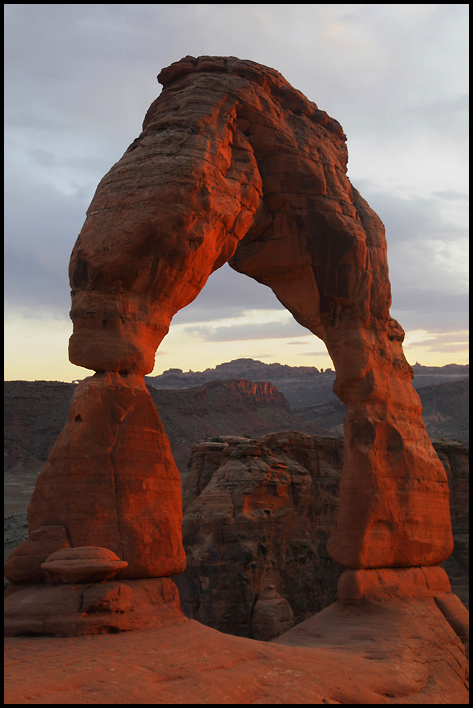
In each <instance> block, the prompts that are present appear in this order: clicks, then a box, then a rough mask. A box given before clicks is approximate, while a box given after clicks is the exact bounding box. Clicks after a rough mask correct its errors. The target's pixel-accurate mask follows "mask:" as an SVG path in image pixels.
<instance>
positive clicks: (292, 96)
mask: <svg viewBox="0 0 473 708" xmlns="http://www.w3.org/2000/svg"><path fill="white" fill-rule="evenodd" d="M158 78H159V81H160V82H161V83H162V84H163V87H164V88H163V91H162V93H161V95H160V96H159V97H158V98H157V99H156V100H155V101H154V102H153V104H152V105H151V107H150V108H149V110H148V113H147V115H146V117H145V120H144V123H143V131H142V133H141V135H140V136H139V137H138V138H137V139H136V140H135V141H134V142H133V143H132V145H130V147H129V148H128V150H127V151H126V153H125V155H124V156H123V157H122V159H121V160H120V161H119V162H118V163H117V164H116V165H115V166H114V167H112V169H111V170H110V172H109V173H108V174H107V175H106V176H105V177H104V178H103V180H102V181H101V183H100V184H99V186H98V188H97V191H96V194H95V196H94V199H93V200H92V203H91V205H90V208H89V210H88V212H87V219H86V222H85V224H84V226H83V229H82V231H81V234H80V235H79V238H78V240H77V242H76V245H75V247H74V250H73V253H72V257H71V263H70V280H71V287H72V309H71V317H72V320H73V323H74V331H73V335H72V337H71V340H70V347H69V356H70V359H71V361H72V362H73V363H76V364H78V365H80V366H84V367H86V368H90V369H94V370H96V371H101V370H106V371H122V372H123V371H127V372H134V373H136V374H141V375H142V374H146V373H149V372H150V371H151V370H152V368H153V364H154V353H155V350H156V348H157V347H158V345H159V343H160V342H161V340H162V338H163V337H164V336H165V334H166V333H167V331H168V329H169V324H170V322H171V319H172V317H173V315H174V314H175V313H176V312H177V311H178V310H180V309H181V308H182V307H185V306H186V305H187V304H189V303H190V302H191V301H192V300H193V299H194V298H195V297H196V295H197V294H198V293H199V292H200V290H201V289H202V287H203V286H204V284H205V282H206V280H207V278H208V276H209V275H210V273H211V272H212V271H213V270H215V269H217V268H218V267H220V266H221V265H222V264H223V263H225V262H226V261H229V259H230V264H231V265H232V267H233V268H235V269H236V270H238V271H240V272H241V273H244V274H246V275H249V276H250V277H253V278H255V279H256V280H258V281H259V282H262V283H264V284H266V285H268V286H269V287H271V288H272V290H273V291H274V293H275V294H276V296H277V297H278V299H279V300H280V301H281V302H282V303H283V304H284V305H285V307H287V309H288V310H289V311H290V312H292V314H293V315H294V317H295V319H296V320H297V321H298V322H299V323H300V324H302V325H304V326H305V327H307V328H308V329H309V330H310V331H311V332H313V333H314V334H316V335H317V336H318V337H320V338H322V339H323V340H324V341H325V343H326V345H327V348H328V351H329V353H330V355H331V357H332V360H333V362H334V364H335V368H336V371H337V380H336V383H335V392H336V393H337V395H338V396H339V397H340V399H341V400H342V401H343V402H344V403H345V405H346V406H347V417H346V420H345V431H344V435H345V467H344V474H343V480H342V484H341V490H340V523H339V524H338V527H337V531H336V534H335V535H334V537H333V538H332V539H331V541H330V544H329V552H330V554H331V555H332V557H333V558H334V559H335V560H336V561H337V562H338V563H340V564H342V565H344V566H345V567H350V568H373V567H393V566H394V567H404V566H417V565H436V564H438V563H440V562H442V561H443V560H445V558H447V557H448V555H449V554H450V553H451V551H452V536H451V529H450V519H449V513H448V486H447V480H446V477H445V472H444V470H443V467H442V465H441V464H440V463H439V461H438V458H437V456H436V455H435V453H434V451H433V449H432V446H431V444H430V441H429V439H428V437H427V434H426V431H425V427H424V425H423V423H422V419H421V405H420V400H419V397H418V395H417V394H416V393H415V391H414V389H413V388H412V383H411V382H412V369H411V367H410V366H409V365H408V363H407V361H406V359H405V357H404V354H403V352H402V341H403V338H404V333H403V330H402V328H401V327H400V325H399V324H398V323H397V322H395V321H394V320H393V319H392V318H391V317H390V315H389V307H390V304H391V293H390V285H389V277H388V268H387V260H386V241H385V236H384V227H383V224H382V222H381V220H380V219H379V217H378V216H377V215H376V214H375V213H374V212H373V211H372V210H371V209H370V207H369V206H368V204H367V203H366V202H365V201H364V200H363V198H362V197H361V196H360V194H359V193H358V192H357V191H356V189H354V188H353V187H352V185H351V184H350V182H349V180H348V178H347V176H346V170H347V149H346V144H345V140H346V138H345V135H344V133H343V130H342V128H341V126H340V124H339V123H338V122H337V121H336V120H334V119H333V118H330V117H329V116H328V115H327V114H326V113H325V112H324V111H322V110H319V109H318V107H317V106H316V104H315V103H312V102H310V101H308V100H307V99H306V98H305V96H303V95H302V94H301V93H300V92H299V91H297V90H295V89H294V88H293V87H291V86H290V85H289V84H288V83H287V81H285V79H284V78H283V77H282V76H281V75H280V74H279V73H278V72H277V71H274V70H273V69H269V68H267V67H264V66H261V65H258V64H255V63H254V62H249V61H241V60H239V59H236V58H233V57H199V58H197V59H195V58H193V57H186V58H184V59H182V60H181V61H180V62H176V63H175V64H172V65H171V66H170V67H167V68H166V69H163V71H162V72H161V73H160V75H159V77H158Z"/></svg>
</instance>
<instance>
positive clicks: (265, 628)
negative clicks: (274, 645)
mask: <svg viewBox="0 0 473 708" xmlns="http://www.w3.org/2000/svg"><path fill="white" fill-rule="evenodd" d="M293 624H294V613H293V612H292V607H291V605H290V604H289V602H288V601H287V600H285V599H284V598H283V597H281V595H280V594H279V593H278V592H277V591H276V589H275V588H274V585H270V586H269V587H268V589H267V590H263V592H261V593H260V594H259V595H258V597H257V600H256V603H255V607H254V609H253V617H252V620H251V625H252V634H253V639H259V640H260V641H263V642H268V641H270V640H271V639H275V638H276V637H279V635H280V634H284V632H287V631H288V630H289V629H291V627H292V626H293Z"/></svg>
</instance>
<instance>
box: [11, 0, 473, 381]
mask: <svg viewBox="0 0 473 708" xmlns="http://www.w3.org/2000/svg"><path fill="white" fill-rule="evenodd" d="M4 7H5V45H6V47H5V51H6V54H5V57H6V59H5V61H6V72H5V96H6V111H5V121H6V123H5V126H6V127H5V135H6V143H5V146H6V147H5V167H6V171H5V190H6V198H5V267H6V270H5V379H7V380H13V379H23V380H35V379H36V380H41V379H42V380H57V381H72V380H74V379H81V378H84V377H85V376H87V375H89V374H90V373H91V372H89V371H88V370H86V369H82V368H80V367H77V366H74V365H72V364H70V363H69V362H68V359H67V343H68V338H69V336H70V334H71V332H72V324H71V322H70V320H69V316H68V313H69V308H70V295H69V284H68V279H67V268H68V261H69V257H70V253H71V250H72V247H73V245H74V242H75V240H76V238H77V235H78V234H79V231H80V229H81V227H82V224H83V222H84V219H85V212H86V209H87V207H88V205H89V203H90V201H91V199H92V196H93V194H94V191H95V189H96V186H97V184H98V182H99V181H100V179H101V178H102V176H103V175H104V174H105V173H106V172H108V170H109V169H110V167H111V166H112V165H113V164H114V163H115V162H117V161H118V160H119V159H120V157H121V156H122V154H123V153H124V151H125V150H126V148H127V147H128V145H129V144H130V143H132V142H133V140H134V139H135V138H136V137H137V136H138V135H139V133H140V131H141V123H142V121H143V118H144V115H145V113H146V110H147V108H148V106H149V105H150V103H151V102H152V101H153V100H154V99H155V98H156V96H158V95H159V93H160V92H161V86H160V84H158V83H157V81H156V76H157V74H158V73H159V71H160V70H161V69H162V68H163V67H165V66H168V65H169V64H171V63H172V62H174V61H177V60H179V59H180V58H181V57H183V56H185V55H188V54H190V55H192V56H200V55H223V56H230V55H231V56H236V57H239V58H240V59H251V60H253V61H256V62H259V63H261V64H264V65H266V66H270V67H272V68H274V69H277V70H278V71H279V72H280V73H281V74H282V75H283V76H284V77H285V78H286V79H287V80H288V81H289V82H290V83H291V84H292V85H293V86H294V87H295V88H297V89H299V90H300V91H302V92H303V93H304V94H305V95H306V96H307V98H308V99H309V100H311V101H314V102H315V103H317V104H318V106H319V108H321V109H322V110H325V111H327V112H328V113H329V115H331V116H333V117H334V118H336V119H337V120H338V121H339V122H340V123H341V124H342V126H343V128H344V131H345V133H346V135H347V137H348V151H349V156H350V157H349V163H348V176H349V178H350V180H351V181H352V183H353V185H354V186H355V187H356V188H357V189H358V190H359V191H360V192H361V194H362V195H363V197H364V198H365V199H366V200H367V201H368V203H369V204H370V206H371V207H372V208H373V209H374V210H375V211H376V212H377V213H378V214H379V216H380V217H381V219H382V221H383V222H384V224H385V226H386V236H387V241H388V261H389V266H390V277H391V284H392V292H393V305H392V309H391V313H392V315H393V317H395V318H396V319H397V320H398V321H399V322H400V323H401V325H402V326H403V327H404V329H405V330H406V343H405V353H406V356H407V359H408V361H409V362H410V363H411V364H414V363H415V362H416V361H419V362H420V363H421V364H424V365H436V366H442V365H444V364H448V363H452V362H456V363H458V364H466V363H467V362H468V350H467V328H468V313H467V308H468V281H467V277H468V273H467V267H468V266H467V264H468V254H467V246H468V242H467V238H468V237H467V213H468V212H467V179H468V178H467V174H468V173H467V170H468V144H467V141H468V119H467V101H468V95H467V91H468V63H469V60H468V5H464V4H461V5H446V4H445V5H444V4H441V5H428V4H427V5H389V4H388V5H384V4H374V5H364V4H347V5H344V4H342V5H325V4H317V5H299V4H295V5H294V4H293V5H286V4H279V5H273V4H269V5H268V4H261V5H259V4H252V5H225V4H217V5H211V4H203V5H180V4H177V5H171V4H158V5H154V4H153V5H109V4H108V5H100V4H99V5H75V4H73V5H66V4H64V5H62V4H61V5H49V4H48V5H41V4H40V5H33V4H30V5H22V4H19V5H13V4H7V5H5V6H4ZM240 357H251V358H254V359H260V360H262V361H264V362H266V363H272V362H276V361H277V362H280V363H283V364H290V365H292V366H301V365H303V366H317V367H319V368H320V367H322V368H326V367H328V366H332V364H331V361H330V358H329V357H328V355H327V353H326V350H325V346H324V344H323V342H321V341H320V340H318V339H317V338H316V337H314V336H313V335H312V334H310V333H309V332H308V331H307V330H305V329H304V328H302V327H301V326H299V325H298V324H297V323H296V322H295V321H294V320H293V319H292V317H291V315H290V314H289V313H288V312H287V311H286V310H284V308H283V307H282V306H281V304H280V303H279V302H278V301H277V300H276V297H275V296H274V295H273V293H272V292H271V290H269V289H268V288H266V287H264V286H262V285H259V284H258V283H256V282H255V281H253V280H251V279H250V278H247V277H245V276H243V275H240V274H238V273H235V272H234V271H232V270H231V269H230V268H229V266H228V265H227V266H224V267H223V268H221V269H220V270H219V271H217V272H216V273H214V274H213V275H212V276H211V277H210V279H209V281H208V283H207V285H206V286H205V288H204V290H203V291H202V292H201V294H200V295H199V296H198V298H197V299H196V300H195V301H194V302H193V303H192V304H191V305H189V306H188V307H186V308H185V309H184V310H182V311H181V312H179V313H178V314H177V315H176V316H175V318H174V320H173V324H172V326H171V330H170V333H169V334H168V335H167V337H166V338H165V339H164V341H163V343H162V344H161V347H160V350H159V352H158V355H157V357H156V365H155V369H154V372H153V373H154V374H159V373H161V372H162V371H164V370H166V369H168V368H171V367H178V368H180V369H183V370H184V371H187V370H189V369H192V370H194V371H199V370H202V369H205V368H207V367H214V366H215V365H216V364H219V363H222V362H224V361H230V360H232V359H236V358H240Z"/></svg>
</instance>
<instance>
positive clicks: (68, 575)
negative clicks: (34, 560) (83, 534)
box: [41, 546, 128, 585]
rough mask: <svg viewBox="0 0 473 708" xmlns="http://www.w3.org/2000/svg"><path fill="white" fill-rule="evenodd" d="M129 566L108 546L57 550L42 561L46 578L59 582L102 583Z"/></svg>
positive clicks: (49, 580)
mask: <svg viewBox="0 0 473 708" xmlns="http://www.w3.org/2000/svg"><path fill="white" fill-rule="evenodd" d="M127 566H128V563H127V562H126V561H122V560H120V558H119V557H118V556H117V555H116V554H115V553H113V551H109V550H108V548H98V547H96V546H82V547H79V548H68V549H67V550H62V551H56V552H55V553H51V555H50V556H48V557H47V558H46V561H45V562H44V563H41V570H42V571H43V573H44V575H45V578H46V580H47V581H48V583H51V584H52V585H56V584H58V583H64V584H66V583H68V584H74V583H100V582H102V581H104V580H109V579H110V578H112V577H113V576H114V575H116V574H117V573H119V572H120V571H121V570H124V568H126V567H127Z"/></svg>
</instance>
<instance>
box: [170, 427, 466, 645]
mask: <svg viewBox="0 0 473 708" xmlns="http://www.w3.org/2000/svg"><path fill="white" fill-rule="evenodd" d="M219 439H220V442H210V441H203V442H201V443H199V444H197V445H194V448H193V451H192V456H191V458H190V460H189V470H188V473H187V475H186V477H185V479H184V483H183V489H182V496H183V508H184V518H183V536H184V547H185V550H186V554H187V565H186V569H185V571H184V573H183V574H182V575H180V576H178V577H175V578H174V580H175V582H176V584H177V586H178V588H179V592H180V595H181V603H182V609H183V612H184V613H185V614H186V615H187V616H188V617H190V618H193V619H197V620H199V621H200V622H202V623H204V624H206V625H208V626H210V627H214V628H216V629H219V630H220V631H223V632H228V633H232V634H236V635H241V636H247V637H253V636H254V635H253V629H252V621H253V620H252V618H253V616H254V615H253V614H252V613H254V607H255V602H256V600H257V598H258V597H259V593H260V592H264V590H265V582H267V583H272V584H274V586H275V588H277V591H278V592H279V593H280V594H281V595H282V596H283V597H284V598H285V600H286V601H287V602H288V603H289V605H290V607H291V608H292V609H293V616H294V624H298V623H300V622H302V621H303V620H304V619H307V618H308V617H310V616H311V615H313V614H315V613H316V612H318V611H319V610H321V609H323V608H324V607H326V606H327V605H328V604H330V602H333V601H334V600H335V599H336V598H337V582H338V579H339V577H340V574H341V572H342V567H341V566H339V565H338V564H336V563H334V562H333V560H332V559H331V558H330V556H329V555H328V553H327V550H326V545H327V538H328V537H329V535H330V533H332V532H333V530H334V529H335V527H336V520H337V510H338V490H339V482H340V477H341V474H342V467H343V441H342V440H339V439H337V438H332V437H328V436H308V435H304V434H302V433H296V432H285V433H277V434H274V435H267V436H264V437H263V438H260V439H258V440H247V439H245V438H240V437H237V436H222V437H220V438H219ZM434 447H435V449H436V451H437V452H438V453H439V454H440V455H441V459H442V462H443V464H444V466H445V469H446V471H447V474H448V480H449V486H450V503H451V507H452V528H453V537H454V541H455V547H454V550H453V553H452V555H451V556H450V557H449V558H448V559H447V561H445V562H444V563H442V568H443V570H442V572H441V573H440V575H438V573H439V569H438V568H437V567H436V566H433V567H432V578H436V577H437V575H438V577H439V578H440V579H441V580H442V578H444V579H445V581H446V582H447V583H448V580H446V576H445V573H444V571H446V572H447V573H448V577H449V579H450V582H451V586H452V588H453V591H454V592H455V593H456V594H457V595H458V596H459V597H460V599H461V601H462V602H463V603H464V604H465V605H466V606H467V607H468V598H469V573H468V569H469V563H468V549H469V543H468V479H469V473H468V448H467V447H465V446H464V445H461V444H460V443H455V442H450V443H441V442H435V443H434ZM234 460H237V461H238V464H236V463H235V462H234ZM301 467H302V468H304V470H305V472H303V471H302V470H301ZM284 474H286V475H288V476H289V478H290V479H291V482H290V484H289V486H288V492H287V494H284V495H281V496H277V494H276V490H277V487H276V485H275V484H274V480H276V482H278V481H280V480H279V478H280V477H282V476H284ZM297 475H299V480H300V479H303V480H304V482H305V486H304V487H303V488H304V496H302V495H301V494H300V490H301V489H302V487H300V485H299V486H297V480H296V477H297ZM273 477H274V480H273ZM297 490H299V493H297V494H296V491H297ZM275 494H276V500H277V501H278V502H279V507H278V509H277V510H276V511H275V510H274V509H273V505H274V501H273V499H274V495H275ZM242 495H243V496H247V497H248V500H247V501H246V502H245V504H244V505H243V504H242V502H241V501H238V500H239V499H240V497H241V496H242ZM255 499H259V500H260V501H261V503H262V506H261V507H260V508H259V509H258V506H257V505H256V501H255ZM234 500H236V501H235V502H234ZM265 500H266V507H264V501H265ZM245 506H246V507H247V509H249V511H246V513H243V510H244V507H245ZM261 509H263V512H261ZM264 509H266V512H264ZM295 509H296V510H297V511H296V512H295ZM347 572H348V571H347ZM349 572H350V573H352V574H355V575H353V577H360V578H362V577H363V578H373V577H375V578H378V575H379V574H381V575H379V577H380V578H381V580H380V581H377V584H376V588H375V589H374V590H373V592H379V593H381V594H382V593H383V592H384V590H383V587H384V586H385V585H386V583H385V581H384V578H385V577H387V578H390V577H391V576H390V575H389V572H388V569H384V570H374V569H373V570H366V571H364V570H363V571H362V570H360V571H355V570H353V571H349ZM395 572H397V571H395V569H393V570H392V573H395ZM419 572H420V569H419V568H406V569H402V570H401V569H399V576H397V575H393V576H392V578H393V582H394V584H396V583H397V584H398V585H399V584H402V585H403V586H404V587H405V589H406V593H407V591H408V587H411V590H410V591H409V592H410V594H411V595H413V589H412V588H413V586H417V589H418V591H419V592H420V588H421V586H422V583H425V580H424V578H425V576H426V574H427V575H428V573H429V568H428V567H427V568H424V569H423V571H422V573H421V575H420V576H419V577H417V575H416V574H417V573H419ZM356 573H359V574H360V575H358V576H357V575H356ZM363 573H364V574H365V575H363ZM442 573H443V575H442ZM436 574H437V575H436ZM346 577H347V576H346ZM266 578H269V579H268V580H267V581H266ZM366 582H367V581H366V580H363V583H365V584H366ZM370 582H371V583H372V585H373V582H372V581H370ZM442 582H444V581H442ZM388 584H389V583H388ZM431 585H432V582H431ZM436 588H437V590H438V592H444V591H445V586H442V585H441V584H440V585H439V584H437V586H436ZM442 588H443V589H442ZM358 599H359V598H358ZM282 629H283V628H282V626H281V627H280V631H279V633H280V634H281V633H282Z"/></svg>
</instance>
